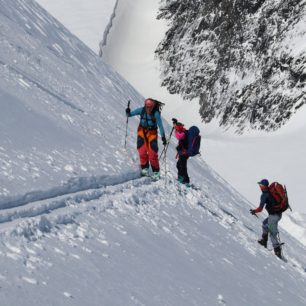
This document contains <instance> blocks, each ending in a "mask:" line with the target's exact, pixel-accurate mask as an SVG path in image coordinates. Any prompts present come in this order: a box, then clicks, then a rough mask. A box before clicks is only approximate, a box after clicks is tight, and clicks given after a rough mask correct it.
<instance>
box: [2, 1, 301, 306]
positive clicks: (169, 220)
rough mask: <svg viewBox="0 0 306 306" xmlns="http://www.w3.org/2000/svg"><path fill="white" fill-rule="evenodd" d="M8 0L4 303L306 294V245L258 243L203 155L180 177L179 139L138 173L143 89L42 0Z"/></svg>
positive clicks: (274, 299)
mask: <svg viewBox="0 0 306 306" xmlns="http://www.w3.org/2000/svg"><path fill="white" fill-rule="evenodd" d="M0 4H1V13H0V24H1V28H0V29H1V33H2V34H3V36H1V46H3V48H2V49H1V51H0V61H1V64H0V69H1V75H2V76H3V78H2V79H1V81H0V90H1V91H0V92H1V97H4V98H5V99H2V98H1V104H2V102H3V101H4V102H3V110H4V115H3V113H2V112H1V115H0V116H1V117H0V119H1V120H0V122H3V124H2V126H1V131H0V140H1V151H0V156H1V167H2V173H1V187H2V188H3V193H2V197H1V203H0V243H1V248H0V258H1V260H0V263H1V269H0V300H1V303H2V304H3V305H12V306H15V305H16V306H17V305H24V306H32V305H33V304H34V305H38V304H43V305H50V306H51V305H74V306H76V305H80V306H81V305H93V306H96V305H97V306H98V305H101V304H102V305H190V304H192V305H226V304H229V305H239V306H240V305H241V306H244V305H254V306H255V305H259V304H261V305H273V304H274V305H275V304H277V305H281V306H282V305H284V306H285V305H288V304H293V305H305V301H306V293H305V290H304V287H305V266H306V265H305V263H306V255H305V248H304V247H303V246H301V245H300V244H299V243H298V242H297V241H295V240H294V239H292V238H290V237H289V236H288V235H287V234H285V233H283V232H282V231H281V237H282V240H283V241H285V242H286V245H285V251H284V254H285V256H286V257H287V259H288V261H287V263H285V262H283V261H280V260H279V259H278V258H276V257H275V256H274V255H273V253H272V252H271V251H270V249H269V250H266V249H262V248H260V247H258V245H257V243H256V240H257V237H258V236H259V234H260V222H261V221H262V219H261V217H260V219H257V218H255V217H253V216H250V215H249V209H250V207H251V205H250V203H248V202H247V201H246V200H245V199H243V198H242V197H241V196H240V195H239V194H238V193H237V192H236V191H235V190H234V189H232V188H231V187H230V186H229V185H228V184H227V183H226V182H225V181H224V180H222V179H221V178H220V177H219V176H218V175H217V174H216V173H215V172H214V171H212V170H211V169H210V168H209V167H208V166H207V165H206V164H205V162H204V161H203V159H201V158H199V157H197V158H192V159H191V160H190V161H189V171H190V176H191V179H192V182H193V183H194V184H195V186H196V187H194V188H186V187H184V186H181V185H178V184H177V183H176V180H175V178H176V168H175V158H174V156H175V145H174V144H172V143H171V144H170V147H169V150H168V159H163V161H162V179H161V180H160V181H158V182H152V180H151V178H140V177H139V169H138V165H137V162H135V159H134V156H133V152H135V142H136V139H135V132H136V128H137V123H138V122H137V120H136V119H133V118H131V119H130V120H129V122H128V123H129V125H128V126H126V125H125V123H126V118H125V115H124V108H125V105H126V98H127V96H128V97H129V98H131V99H132V100H133V104H132V107H133V108H134V107H135V106H138V105H139V103H136V102H137V101H138V102H139V101H141V97H140V96H139V95H138V94H137V93H136V92H135V90H134V89H133V88H132V87H131V86H130V85H129V84H128V83H127V82H126V81H124V80H123V79H122V78H121V77H120V76H118V75H117V74H116V73H115V72H114V71H113V70H112V69H110V68H109V67H108V66H107V65H105V64H104V63H103V62H101V61H100V60H99V59H98V58H97V57H96V56H95V55H94V54H93V52H91V51H90V50H89V49H88V48H87V47H86V46H84V45H83V44H82V43H81V42H80V41H79V40H78V39H76V38H75V37H74V36H72V35H71V34H70V33H69V32H68V31H67V30H65V29H64V28H63V26H62V25H60V24H59V23H58V22H57V21H56V20H54V19H53V18H52V17H50V16H49V15H48V14H47V13H46V12H44V11H43V10H41V9H40V7H39V6H37V5H36V4H35V3H34V2H31V1H28V0H27V1H14V0H12V1H10V2H9V4H7V3H4V1H2V0H0ZM4 4H5V5H4ZM135 101H136V102H135ZM126 127H127V132H128V134H127V135H128V137H127V149H126V150H123V149H122V147H123V143H124V136H125V131H126V129H125V128H126ZM29 191H32V192H29ZM18 194H19V196H17V195H18ZM4 195H6V196H8V197H7V198H5V197H4ZM269 248H271V246H269ZM263 280H264V281H263Z"/></svg>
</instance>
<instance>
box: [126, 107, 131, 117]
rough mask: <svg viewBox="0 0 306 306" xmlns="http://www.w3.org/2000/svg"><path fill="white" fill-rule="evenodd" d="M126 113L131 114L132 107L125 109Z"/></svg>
mask: <svg viewBox="0 0 306 306" xmlns="http://www.w3.org/2000/svg"><path fill="white" fill-rule="evenodd" d="M125 113H126V114H127V115H129V114H130V113H131V109H130V108H129V107H128V108H127V109H126V110H125Z"/></svg>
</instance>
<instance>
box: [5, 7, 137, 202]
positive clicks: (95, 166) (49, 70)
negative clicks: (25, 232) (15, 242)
mask: <svg viewBox="0 0 306 306" xmlns="http://www.w3.org/2000/svg"><path fill="white" fill-rule="evenodd" d="M16 5H18V6H19V7H18V10H17V9H16V7H15V6H16ZM0 18H1V50H0V70H1V80H0V95H1V113H0V144H1V147H0V161H1V162H0V165H1V166H0V167H1V172H0V181H1V185H0V203H1V205H6V206H8V205H9V204H8V203H12V205H14V203H15V202H17V203H18V202H20V201H21V202H24V201H28V200H27V199H33V198H35V197H36V195H34V194H33V193H30V192H33V191H41V192H42V193H44V194H47V195H50V194H54V193H57V192H58V190H59V189H60V190H62V192H63V193H65V192H66V191H68V190H76V189H78V188H79V186H80V185H82V184H83V183H81V179H75V177H79V178H80V177H87V179H89V180H90V178H91V177H93V176H95V177H94V178H91V179H92V180H97V181H96V183H97V184H100V183H102V182H103V180H104V176H105V175H108V176H109V175H114V176H115V175H118V173H119V172H120V173H121V170H122V169H125V170H126V171H133V169H134V162H133V160H128V161H126V156H125V153H124V152H123V150H122V148H123V143H124V137H125V111H124V110H125V107H126V103H127V100H128V99H132V100H133V101H137V100H138V101H141V99H142V98H141V97H140V96H139V95H138V94H137V92H136V91H135V90H134V89H133V88H132V87H131V86H129V84H128V83H127V82H126V81H125V80H124V79H122V78H121V77H120V76H119V75H118V74H117V73H116V72H114V71H113V70H112V69H111V68H110V67H108V66H107V65H105V64H104V63H103V61H101V59H99V58H98V57H97V56H96V55H95V54H94V53H93V52H92V51H90V49H89V48H88V47H86V46H85V45H84V44H83V43H82V42H81V41H80V40H78V39H77V38H76V37H74V36H73V35H71V34H70V33H69V32H68V31H67V30H66V29H65V28H64V27H63V26H62V25H61V24H60V23H59V22H57V21H56V20H55V19H54V18H52V17H51V16H50V15H48V14H47V13H46V12H45V11H43V10H42V9H41V8H40V7H39V6H38V5H37V4H36V3H35V2H32V1H31V2H29V3H27V2H26V1H11V2H10V3H6V2H5V1H2V2H1V12H0ZM134 103H135V102H134ZM135 124H136V121H135V122H134V121H133V120H132V121H131V123H130V125H131V126H133V127H134V128H135V126H136V125H135ZM109 130H111V131H112V133H106V132H105V131H109ZM133 136H134V135H133ZM129 138H130V137H129ZM105 151H107V152H110V151H112V154H107V155H106V154H104V152H105ZM119 165H122V166H120V171H119V170H118V167H119ZM96 175H98V176H99V177H98V178H97V177H96ZM54 188H55V189H56V191H54ZM29 193H30V194H29ZM37 196H38V195H37ZM39 197H40V198H41V197H45V195H41V196H39Z"/></svg>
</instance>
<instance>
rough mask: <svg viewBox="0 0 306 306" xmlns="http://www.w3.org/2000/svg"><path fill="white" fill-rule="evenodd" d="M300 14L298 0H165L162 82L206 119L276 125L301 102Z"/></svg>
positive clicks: (239, 126)
mask: <svg viewBox="0 0 306 306" xmlns="http://www.w3.org/2000/svg"><path fill="white" fill-rule="evenodd" d="M304 15H305V2H304V1H300V0H298V1H296V0H292V1H291V0H288V1H269V0H267V1H262V0H258V1H234V2H233V1H205V2H201V1H193V0H191V1H180V0H173V1H162V2H161V7H160V15H159V18H164V19H166V20H168V22H169V29H168V31H167V32H166V34H165V37H164V39H163V41H162V42H161V43H160V45H159V47H158V48H157V50H156V52H157V54H158V57H159V59H160V60H161V62H162V70H163V85H164V86H166V87H167V88H168V90H169V91H170V92H171V93H176V94H181V95H182V96H183V97H184V98H186V99H194V98H199V99H200V113H201V117H202V119H203V120H204V121H205V122H210V121H211V120H212V119H213V118H218V119H219V123H220V125H222V126H225V127H233V126H235V128H236V131H237V132H243V131H244V130H246V129H249V128H250V129H259V130H276V129H278V128H279V127H280V126H282V125H283V124H284V123H286V122H287V121H288V120H289V118H291V116H292V114H294V113H295V112H296V111H297V110H298V109H299V108H300V107H301V106H302V105H303V104H304V103H305V90H306V89H305V81H306V73H305V63H306V56H305V55H306V54H305V51H304V50H305V40H304V39H303V38H302V37H305V30H304V28H305V20H304V18H303V16H304ZM298 37H299V38H300V41H299V43H298V47H297V45H296V43H297V38H298ZM303 41H304V42H303ZM293 49H294V51H292V50H293Z"/></svg>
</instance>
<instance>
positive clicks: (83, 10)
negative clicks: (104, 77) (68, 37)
mask: <svg viewBox="0 0 306 306" xmlns="http://www.w3.org/2000/svg"><path fill="white" fill-rule="evenodd" d="M117 1H118V0H108V1H92V0H91V1H84V0H65V1H63V0H52V1H49V0H37V1H36V2H38V3H39V4H40V5H41V6H43V7H44V8H45V9H46V10H47V11H48V12H49V13H50V14H51V15H54V16H56V19H58V20H59V21H60V22H62V23H63V24H64V25H65V26H66V27H67V28H68V29H69V30H70V31H71V32H72V33H73V34H74V35H76V36H77V37H78V38H80V39H81V40H82V41H83V42H84V43H85V44H87V46H89V47H90V48H91V49H92V50H93V51H94V52H96V53H97V54H98V53H99V50H100V47H99V42H100V41H101V40H102V38H103V33H104V31H105V30H106V29H107V27H108V25H109V23H110V21H111V20H110V18H111V16H112V13H113V10H114V8H115V5H116V3H117Z"/></svg>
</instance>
